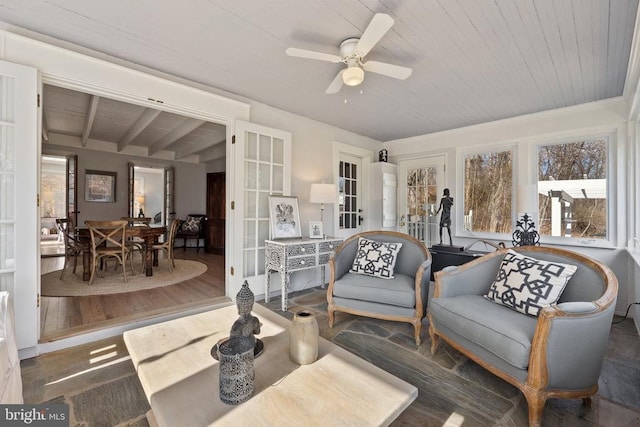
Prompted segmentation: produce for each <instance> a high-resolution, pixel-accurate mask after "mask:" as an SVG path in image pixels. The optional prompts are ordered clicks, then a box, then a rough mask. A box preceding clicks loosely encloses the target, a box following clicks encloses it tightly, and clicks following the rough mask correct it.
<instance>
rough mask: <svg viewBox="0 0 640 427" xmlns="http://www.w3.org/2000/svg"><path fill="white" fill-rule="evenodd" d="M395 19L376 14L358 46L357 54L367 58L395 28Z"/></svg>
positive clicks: (384, 14)
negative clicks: (392, 28)
mask: <svg viewBox="0 0 640 427" xmlns="http://www.w3.org/2000/svg"><path fill="white" fill-rule="evenodd" d="M393 22H394V21H393V18H392V17H391V16H389V15H387V14H386V13H376V14H375V15H373V19H372V20H371V22H369V26H368V27H367V29H366V30H364V33H362V36H361V37H360V41H358V44H357V45H356V49H355V51H356V53H357V54H358V55H360V56H365V55H366V54H367V53H369V51H370V50H371V49H373V47H374V46H375V45H376V43H378V42H379V41H380V39H381V38H382V36H384V35H385V34H386V33H387V31H389V29H390V28H391V27H392V26H393Z"/></svg>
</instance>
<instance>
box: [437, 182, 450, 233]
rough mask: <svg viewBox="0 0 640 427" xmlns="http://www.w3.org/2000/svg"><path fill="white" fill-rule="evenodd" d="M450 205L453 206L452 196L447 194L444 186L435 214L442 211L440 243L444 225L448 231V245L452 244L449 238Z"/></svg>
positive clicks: (447, 191) (447, 190)
mask: <svg viewBox="0 0 640 427" xmlns="http://www.w3.org/2000/svg"><path fill="white" fill-rule="evenodd" d="M451 206H453V197H451V196H450V195H449V189H448V188H445V189H444V194H443V195H442V199H440V207H438V211H437V212H436V215H437V214H439V213H440V211H442V215H440V244H442V229H443V228H444V227H446V228H447V232H448V233H449V245H453V240H452V239H451Z"/></svg>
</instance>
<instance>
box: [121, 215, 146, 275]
mask: <svg viewBox="0 0 640 427" xmlns="http://www.w3.org/2000/svg"><path fill="white" fill-rule="evenodd" d="M120 219H122V220H125V221H127V225H128V226H129V227H148V226H149V224H150V223H151V218H147V217H133V216H123V217H121V218H120ZM126 244H127V247H128V248H129V250H130V251H131V252H136V251H138V252H140V261H141V263H142V267H141V268H142V270H141V271H144V269H145V267H144V257H145V241H144V239H141V238H140V237H128V238H127V241H126ZM131 255H132V256H133V253H132V254H131Z"/></svg>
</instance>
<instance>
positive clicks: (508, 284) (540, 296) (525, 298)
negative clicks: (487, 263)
mask: <svg viewBox="0 0 640 427" xmlns="http://www.w3.org/2000/svg"><path fill="white" fill-rule="evenodd" d="M576 270H577V267H576V266H575V265H569V264H562V263H559V262H551V261H542V260H538V259H535V258H531V257H529V256H526V255H522V254H519V253H517V252H515V251H512V250H509V251H508V252H507V253H506V255H505V256H504V259H503V260H502V264H501V265H500V269H499V270H498V275H497V276H496V280H495V281H494V282H493V284H492V285H491V288H490V289H489V292H488V293H487V295H485V296H484V297H485V298H487V299H488V300H490V301H493V302H497V303H498V304H502V305H504V306H506V307H510V308H512V309H514V310H516V311H519V312H521V313H524V314H529V315H531V316H538V314H539V313H540V310H541V309H542V308H544V307H549V306H550V305H551V304H554V303H556V302H557V301H558V300H559V299H560V295H562V292H563V291H564V288H565V287H566V285H567V282H569V279H570V278H571V276H572V275H573V273H575V272H576Z"/></svg>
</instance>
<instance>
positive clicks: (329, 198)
mask: <svg viewBox="0 0 640 427" xmlns="http://www.w3.org/2000/svg"><path fill="white" fill-rule="evenodd" d="M337 198H338V191H337V189H336V186H335V185H334V184H311V192H310V193H309V202H310V203H335V202H336V199H337Z"/></svg>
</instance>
